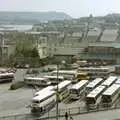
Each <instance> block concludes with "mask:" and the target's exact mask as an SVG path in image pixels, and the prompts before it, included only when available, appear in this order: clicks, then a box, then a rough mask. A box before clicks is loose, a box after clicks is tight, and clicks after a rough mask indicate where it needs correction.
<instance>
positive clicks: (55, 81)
mask: <svg viewBox="0 0 120 120" xmlns="http://www.w3.org/2000/svg"><path fill="white" fill-rule="evenodd" d="M44 78H48V79H49V80H50V82H51V84H53V85H56V84H58V83H60V82H62V81H64V77H63V76H50V75H49V76H48V75H46V76H44Z"/></svg>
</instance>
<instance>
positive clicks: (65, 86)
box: [55, 80, 71, 101]
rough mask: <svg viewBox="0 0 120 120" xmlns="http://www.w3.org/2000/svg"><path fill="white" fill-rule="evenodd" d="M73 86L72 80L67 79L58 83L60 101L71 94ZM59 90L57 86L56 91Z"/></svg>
mask: <svg viewBox="0 0 120 120" xmlns="http://www.w3.org/2000/svg"><path fill="white" fill-rule="evenodd" d="M70 87H71V81H69V80H65V81H63V82H61V83H59V84H58V94H59V101H62V100H63V99H65V98H66V97H68V96H69V95H70V92H69V89H70ZM56 90H57V86H55V91H56Z"/></svg>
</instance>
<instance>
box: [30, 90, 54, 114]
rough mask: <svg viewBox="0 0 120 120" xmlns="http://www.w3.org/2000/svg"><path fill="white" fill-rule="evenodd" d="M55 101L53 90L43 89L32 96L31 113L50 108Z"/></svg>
mask: <svg viewBox="0 0 120 120" xmlns="http://www.w3.org/2000/svg"><path fill="white" fill-rule="evenodd" d="M55 103H56V93H55V91H49V90H48V91H44V92H41V93H40V94H39V95H38V96H35V97H33V99H32V103H31V112H32V113H37V112H39V113H44V112H47V111H49V110H50V108H52V107H53V106H54V105H55Z"/></svg>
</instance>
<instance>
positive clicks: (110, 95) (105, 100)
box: [101, 84, 120, 106]
mask: <svg viewBox="0 0 120 120" xmlns="http://www.w3.org/2000/svg"><path fill="white" fill-rule="evenodd" d="M119 96H120V85H119V84H113V85H112V86H110V87H109V88H108V89H107V90H106V91H105V92H104V93H103V94H102V99H101V103H102V104H103V105H107V106H111V105H112V104H113V103H114V102H115V101H116V100H117V98H118V97H119Z"/></svg>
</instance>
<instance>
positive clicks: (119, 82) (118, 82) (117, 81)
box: [115, 77, 120, 85]
mask: <svg viewBox="0 0 120 120" xmlns="http://www.w3.org/2000/svg"><path fill="white" fill-rule="evenodd" d="M115 84H119V85H120V77H119V78H118V79H117V80H116V81H115Z"/></svg>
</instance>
